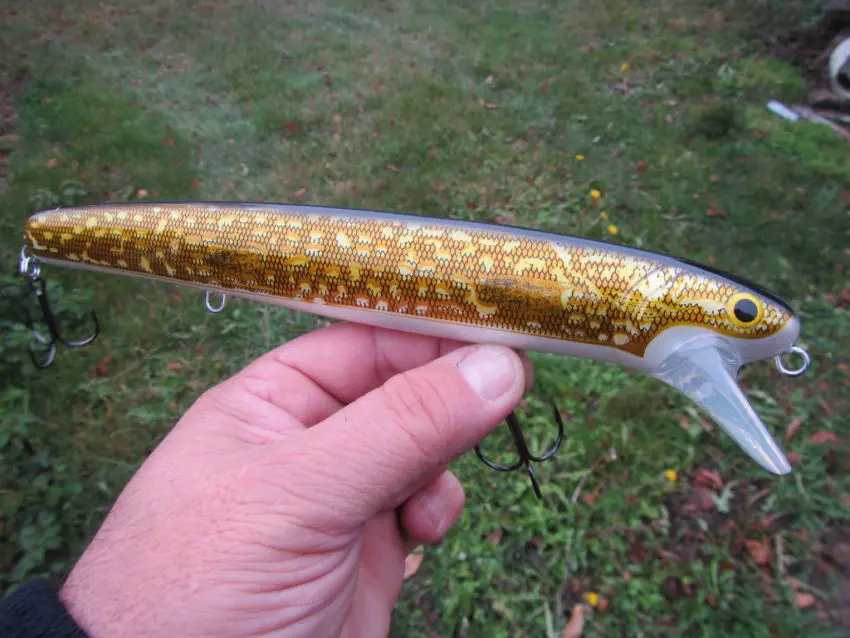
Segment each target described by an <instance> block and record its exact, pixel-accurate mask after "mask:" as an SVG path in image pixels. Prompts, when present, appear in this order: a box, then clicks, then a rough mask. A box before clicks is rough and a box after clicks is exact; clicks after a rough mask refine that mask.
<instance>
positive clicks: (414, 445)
mask: <svg viewBox="0 0 850 638" xmlns="http://www.w3.org/2000/svg"><path fill="white" fill-rule="evenodd" d="M524 363H527V360H525V361H524V359H523V358H521V357H520V356H519V355H518V354H517V353H516V352H514V351H513V350H511V349H509V348H506V347H502V346H493V345H478V346H469V347H465V348H462V349H460V350H456V351H454V352H452V353H450V354H447V355H445V356H443V357H441V358H439V359H436V360H434V361H432V362H430V363H428V364H426V365H424V366H422V367H420V368H416V369H413V370H409V371H406V372H403V373H400V374H398V375H396V376H394V377H392V378H390V379H389V380H388V381H387V382H386V383H384V384H383V385H382V386H380V387H378V388H377V389H375V390H373V391H371V392H369V393H368V394H366V395H364V396H363V397H361V398H360V399H358V400H357V401H355V402H354V403H351V404H350V405H348V406H346V407H345V408H343V409H342V410H340V411H338V412H336V413H335V414H333V415H332V416H331V417H329V418H328V419H326V420H325V421H323V422H322V423H319V424H317V425H316V426H314V427H312V428H310V429H309V430H308V431H307V433H306V435H307V438H308V440H309V442H305V446H304V447H305V448H307V449H309V452H308V453H307V454H299V456H298V457H297V458H296V459H293V460H292V461H291V463H290V464H289V465H288V469H289V470H293V471H295V472H296V476H297V479H298V484H299V491H301V490H304V491H303V492H302V494H315V495H320V496H321V498H322V499H323V501H324V502H323V503H322V508H321V509H322V510H323V511H324V512H326V513H333V515H334V518H335V519H336V522H338V523H340V522H343V521H344V524H358V523H359V522H362V521H365V520H367V519H368V518H370V517H372V516H373V515H374V514H376V513H377V512H379V511H381V510H386V509H389V508H393V507H396V506H398V505H400V504H401V503H402V502H403V501H404V500H405V499H406V498H407V497H408V496H409V495H410V494H412V493H413V492H414V491H415V490H416V489H417V488H419V487H421V485H422V482H423V480H428V477H429V476H432V477H433V476H434V475H435V473H439V472H440V471H441V470H442V469H443V468H445V466H446V465H447V464H448V463H449V462H451V461H452V460H453V459H455V458H456V457H458V456H460V455H461V454H463V453H465V452H467V451H468V450H470V449H471V448H473V447H474V446H475V445H477V444H478V443H479V442H480V441H481V440H482V439H483V438H484V437H486V436H487V434H488V433H489V432H490V431H491V430H493V429H494V428H496V427H497V426H498V425H499V424H500V423H501V422H502V421H503V420H504V419H505V418H506V417H507V415H508V414H509V413H510V412H511V410H513V409H514V407H516V405H517V404H518V403H519V401H520V399H521V398H522V395H523V393H524V392H525V391H526V389H527V383H528V384H529V385H530V377H531V374H530V369H531V367H530V365H528V371H526V365H524ZM314 455H319V456H320V458H315V456H314ZM311 457H313V458H311ZM318 467H321V468H322V470H321V472H317V471H316V468H318ZM299 468H300V471H299ZM311 468H312V471H311ZM288 473H289V472H288ZM289 475H290V478H291V477H292V474H291V473H289ZM302 479H303V480H302ZM330 501H332V502H333V503H332V504H331V502H330ZM326 522H327V523H332V521H326Z"/></svg>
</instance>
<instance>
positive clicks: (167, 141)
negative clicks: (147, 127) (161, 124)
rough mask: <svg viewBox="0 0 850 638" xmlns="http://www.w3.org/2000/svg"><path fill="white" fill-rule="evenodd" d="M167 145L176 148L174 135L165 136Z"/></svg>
mask: <svg viewBox="0 0 850 638" xmlns="http://www.w3.org/2000/svg"><path fill="white" fill-rule="evenodd" d="M165 145H166V146H167V147H168V148H174V138H173V137H166V138H165Z"/></svg>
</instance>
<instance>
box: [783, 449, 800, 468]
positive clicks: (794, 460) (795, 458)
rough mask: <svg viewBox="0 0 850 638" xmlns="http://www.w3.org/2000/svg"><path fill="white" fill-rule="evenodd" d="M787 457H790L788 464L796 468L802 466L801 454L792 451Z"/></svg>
mask: <svg viewBox="0 0 850 638" xmlns="http://www.w3.org/2000/svg"><path fill="white" fill-rule="evenodd" d="M786 456H787V457H788V462H789V463H790V464H791V465H793V466H794V467H796V466H798V465H800V460H801V459H800V453H799V452H796V451H794V450H791V451H790V452H788V454H786Z"/></svg>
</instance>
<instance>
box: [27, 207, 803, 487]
mask: <svg viewBox="0 0 850 638" xmlns="http://www.w3.org/2000/svg"><path fill="white" fill-rule="evenodd" d="M25 238H26V246H25V249H24V250H25V251H27V252H28V254H27V255H26V256H25V258H26V259H36V260H38V261H41V262H44V263H52V264H59V265H62V266H79V267H82V268H87V269H93V270H101V271H106V272H110V273H118V274H126V275H135V276H140V277H145V278H149V279H155V280H159V281H169V282H173V283H176V284H182V285H189V286H195V287H198V288H201V289H203V290H206V291H207V294H208V297H207V305H208V307H210V301H209V299H210V298H209V294H210V292H211V291H212V292H213V293H220V294H223V295H225V294H226V295H239V296H244V297H248V298H251V299H254V300H259V301H263V302H271V303H276V304H280V305H283V306H287V307H289V308H293V309H296V310H301V311H305V312H309V313H313V314H317V315H323V316H326V317H330V318H335V319H341V320H347V321H353V322H358V323H363V324H369V325H372V326H380V327H386V328H394V329H397V330H403V331H409V332H416V333H421V334H427V335H433V336H439V337H450V338H454V339H459V340H462V341H468V342H489V343H497V344H503V345H506V346H510V347H512V348H516V349H521V350H533V351H539V352H548V353H556V354H561V355H570V356H576V357H583V358H589V359H594V360H597V361H604V362H612V363H618V364H622V365H623V366H626V367H628V368H631V369H634V370H638V371H642V372H645V373H648V374H650V375H652V376H654V377H656V378H658V379H661V380H662V381H664V382H665V383H667V384H670V385H671V386H673V387H675V388H678V389H679V390H680V391H681V392H683V393H684V394H685V395H687V396H688V397H690V398H691V399H692V400H693V401H694V402H696V403H697V404H699V405H700V406H702V408H704V409H705V410H706V411H707V412H708V413H709V414H710V415H711V416H712V417H713V419H714V420H715V421H716V422H717V423H718V424H719V425H721V426H722V427H723V429H724V430H725V431H726V432H728V433H729V434H730V435H731V436H732V437H733V438H734V439H735V441H737V443H738V444H739V445H740V446H741V448H743V450H744V451H746V452H747V454H749V455H750V456H751V457H752V458H753V459H755V460H756V461H757V462H758V463H759V464H761V465H762V467H764V468H765V469H767V470H769V471H770V472H773V473H776V474H785V473H787V472H789V471H790V469H791V468H790V465H789V463H788V461H787V460H786V458H785V455H784V454H783V452H782V451H781V450H780V448H779V446H778V445H777V443H776V441H775V440H774V438H773V437H772V436H771V434H770V433H769V432H768V430H767V429H766V428H765V426H764V424H763V423H762V421H761V420H760V418H759V416H758V414H756V412H755V411H754V409H753V408H752V406H751V405H750V403H749V402H748V400H747V398H746V396H745V395H744V393H743V391H742V390H741V389H740V387H739V386H738V383H737V381H736V376H737V373H738V371H739V369H740V368H741V366H743V365H744V364H746V363H749V362H752V361H757V360H761V359H765V358H768V357H774V358H775V359H776V362H777V365H778V367H779V369H780V370H781V371H783V372H785V373H786V374H798V373H801V372H802V371H803V370H804V369H805V367H806V366H807V365H808V355H806V353H805V351H804V350H802V349H801V348H799V347H796V346H794V342H795V341H796V340H797V338H798V336H799V333H800V324H799V320H798V318H797V317H796V316H795V314H794V312H793V311H792V309H791V308H790V307H789V305H788V304H787V303H785V302H784V301H782V300H781V299H779V298H778V297H776V296H775V295H773V294H771V293H770V292H768V291H766V290H764V289H762V288H760V287H758V286H756V285H753V284H750V283H747V282H745V281H743V280H741V279H739V278H737V277H734V276H731V275H728V274H724V273H721V272H718V271H715V270H712V269H709V268H706V267H704V266H700V265H697V264H694V263H691V262H689V261H686V260H683V259H677V258H673V257H670V256H666V255H660V254H655V253H652V252H647V251H643V250H636V249H633V248H627V247H623V246H618V245H614V244H608V243H604V242H599V241H590V240H587V239H581V238H577V237H571V236H564V235H558V234H552V233H545V232H537V231H532V230H526V229H519V228H513V227H507V226H499V225H490V224H484V223H474V222H466V221H455V220H448V219H434V218H428V217H419V216H413V215H401V214H392V213H381V212H373V211H359V210H345V209H333V208H319V207H311V206H290V205H276V204H242V203H217V204H209V203H159V204H157V203H145V204H136V203H133V204H114V205H113V204H100V205H91V206H79V207H70V208H59V209H55V210H50V211H45V212H41V213H37V214H35V215H33V216H31V217H30V218H29V219H28V220H27V222H26V228H25ZM27 268H29V270H32V264H28V266H27ZM27 268H24V270H27ZM210 308H211V307H210ZM211 309H213V308H211ZM787 352H796V353H799V354H802V355H803V356H804V358H805V361H806V363H805V364H804V366H803V368H801V369H799V370H796V371H792V370H788V369H787V368H785V367H784V365H783V363H782V359H781V357H782V356H783V354H784V353H787ZM559 440H560V439H559ZM532 458H533V457H532ZM532 478H533V477H532ZM535 487H536V486H535Z"/></svg>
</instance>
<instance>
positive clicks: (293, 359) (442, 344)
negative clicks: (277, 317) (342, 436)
mask: <svg viewBox="0 0 850 638" xmlns="http://www.w3.org/2000/svg"><path fill="white" fill-rule="evenodd" d="M464 345H467V344H466V343H464V342H461V341H455V340H452V339H440V338H436V337H429V336H424V335H418V334H411V333H406V332H400V331H396V330H389V329H383V328H373V327H370V326H365V325H360V324H353V323H337V324H332V325H331V326H328V327H326V328H321V329H319V330H315V331H313V332H310V333H307V334H306V335H303V336H301V337H298V338H297V339H295V340H293V341H290V342H289V343H286V344H284V345H282V346H280V347H278V348H275V349H274V350H272V351H270V352H268V353H266V354H265V355H263V356H261V357H260V358H259V359H256V360H255V361H254V362H252V363H251V364H249V365H248V366H247V367H246V368H244V369H243V370H242V371H241V372H239V373H237V375H236V376H234V377H233V378H232V379H231V380H230V382H231V383H237V384H239V385H240V386H242V387H243V388H245V389H247V390H248V391H249V392H250V393H251V394H252V395H254V396H255V397H258V398H260V399H263V400H265V401H267V402H268V403H271V404H272V405H274V406H275V407H277V408H279V409H281V410H284V411H286V412H288V413H289V414H290V415H292V416H293V417H295V418H296V419H297V420H298V421H300V422H301V423H303V424H304V425H306V426H311V425H315V424H316V423H319V422H320V421H323V420H325V419H326V418H327V417H329V416H330V415H331V414H333V413H334V412H336V411H337V410H339V409H340V408H342V407H343V406H344V405H347V404H348V403H351V402H352V401H354V400H356V399H357V398H359V397H361V396H362V395H364V394H367V393H368V392H370V391H372V390H374V389H375V388H377V387H379V386H381V385H382V384H383V383H384V382H385V381H387V380H388V379H390V378H391V377H393V376H395V375H397V374H399V373H400V372H405V371H407V370H411V369H413V368H418V367H420V366H422V365H425V364H426V363H428V362H430V361H433V360H434V359H438V358H439V357H441V356H443V355H445V354H448V353H449V352H452V351H454V350H457V349H458V348H461V347H463V346H464Z"/></svg>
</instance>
